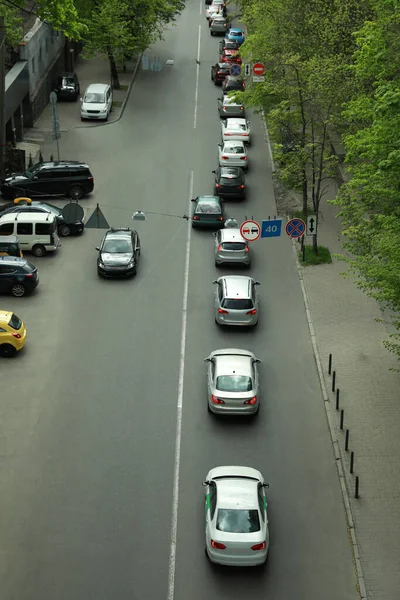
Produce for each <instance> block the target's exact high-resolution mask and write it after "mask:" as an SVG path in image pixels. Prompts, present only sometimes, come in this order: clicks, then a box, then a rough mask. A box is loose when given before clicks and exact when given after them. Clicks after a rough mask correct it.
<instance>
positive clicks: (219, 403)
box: [204, 348, 261, 415]
mask: <svg viewBox="0 0 400 600" xmlns="http://www.w3.org/2000/svg"><path fill="white" fill-rule="evenodd" d="M204 362H206V363H207V364H208V372H207V397H208V412H213V413H217V414H218V413H219V414H232V415H243V414H251V415H254V414H256V413H258V409H259V407H260V399H259V376H258V368H257V364H258V363H260V362H261V361H260V359H258V358H256V357H255V356H254V354H253V353H252V352H249V351H248V350H239V349H238V348H224V349H223V350H215V351H214V352H211V354H210V356H208V357H207V358H205V359H204Z"/></svg>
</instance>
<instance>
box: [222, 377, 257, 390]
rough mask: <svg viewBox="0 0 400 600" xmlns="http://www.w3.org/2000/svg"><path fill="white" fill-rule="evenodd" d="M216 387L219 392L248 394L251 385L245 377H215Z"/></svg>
mask: <svg viewBox="0 0 400 600" xmlns="http://www.w3.org/2000/svg"><path fill="white" fill-rule="evenodd" d="M216 387H217V390H220V391H221V392H250V391H251V390H252V389H253V383H252V380H251V377H247V376H246V375H221V376H220V377H217V381H216Z"/></svg>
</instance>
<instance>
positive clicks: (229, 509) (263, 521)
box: [203, 466, 269, 567]
mask: <svg viewBox="0 0 400 600" xmlns="http://www.w3.org/2000/svg"><path fill="white" fill-rule="evenodd" d="M203 486H204V487H205V491H206V498H205V512H206V554H207V556H208V558H209V559H210V560H211V562H213V563H218V564H221V565H227V566H232V567H254V566H257V565H262V564H264V563H265V561H266V560H267V558H268V551H269V531H268V514H267V498H266V496H265V488H268V487H269V485H268V484H267V483H264V478H263V476H262V475H261V473H260V472H259V471H257V470H256V469H252V468H250V467H235V466H226V467H216V468H215V469H211V471H209V473H208V475H207V478H206V481H203Z"/></svg>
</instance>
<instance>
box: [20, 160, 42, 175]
mask: <svg viewBox="0 0 400 600" xmlns="http://www.w3.org/2000/svg"><path fill="white" fill-rule="evenodd" d="M41 166H42V164H41V163H38V164H37V165H33V167H31V168H30V169H27V170H26V171H25V173H24V175H26V177H29V178H32V177H34V175H36V173H38V172H39V171H40V168H41Z"/></svg>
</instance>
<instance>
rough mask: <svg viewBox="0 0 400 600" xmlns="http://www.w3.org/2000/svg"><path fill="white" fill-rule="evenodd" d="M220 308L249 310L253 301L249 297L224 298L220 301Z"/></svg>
mask: <svg viewBox="0 0 400 600" xmlns="http://www.w3.org/2000/svg"><path fill="white" fill-rule="evenodd" d="M222 308H228V309H230V310H251V309H252V308H254V307H253V302H252V300H251V299H250V298H225V300H224V301H223V303H222Z"/></svg>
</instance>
